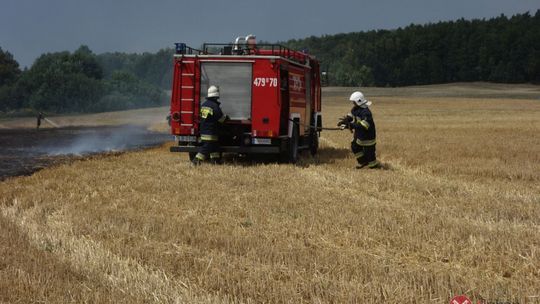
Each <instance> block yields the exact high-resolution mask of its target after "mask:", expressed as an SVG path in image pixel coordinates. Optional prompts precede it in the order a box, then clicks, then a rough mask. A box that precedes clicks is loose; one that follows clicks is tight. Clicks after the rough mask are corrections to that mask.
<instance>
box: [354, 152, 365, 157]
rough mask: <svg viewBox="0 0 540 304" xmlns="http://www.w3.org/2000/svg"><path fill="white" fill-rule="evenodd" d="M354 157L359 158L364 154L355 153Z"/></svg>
mask: <svg viewBox="0 0 540 304" xmlns="http://www.w3.org/2000/svg"><path fill="white" fill-rule="evenodd" d="M354 156H356V158H360V157H362V156H364V152H358V153H355V154H354Z"/></svg>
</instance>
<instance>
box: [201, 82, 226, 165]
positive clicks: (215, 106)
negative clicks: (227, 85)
mask: <svg viewBox="0 0 540 304" xmlns="http://www.w3.org/2000/svg"><path fill="white" fill-rule="evenodd" d="M218 99H219V87H217V86H210V87H209V88H208V94H207V98H206V100H205V101H204V102H203V103H202V104H201V112H200V132H201V141H202V144H201V146H200V147H199V151H198V153H197V154H196V155H195V158H194V159H193V164H194V165H198V164H200V163H201V162H203V161H206V160H208V159H209V160H210V161H212V163H221V152H219V143H218V139H219V138H218V131H219V128H220V126H221V125H222V124H223V123H224V122H225V120H227V119H228V116H227V115H224V114H223V112H222V111H221V108H220V106H219V105H220V102H219V101H218Z"/></svg>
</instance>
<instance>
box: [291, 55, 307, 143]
mask: <svg viewBox="0 0 540 304" xmlns="http://www.w3.org/2000/svg"><path fill="white" fill-rule="evenodd" d="M304 73H305V72H304V69H303V68H299V67H294V66H292V65H291V66H289V96H290V97H289V98H290V111H289V112H290V114H291V116H292V115H295V114H296V115H299V117H300V125H301V126H304V125H308V124H309V118H306V77H305V74H304ZM304 133H305V132H304V128H303V127H300V135H304Z"/></svg>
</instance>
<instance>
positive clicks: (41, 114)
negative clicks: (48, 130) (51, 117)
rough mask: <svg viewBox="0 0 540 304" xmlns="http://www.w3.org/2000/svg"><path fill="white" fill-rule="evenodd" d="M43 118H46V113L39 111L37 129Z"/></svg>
mask: <svg viewBox="0 0 540 304" xmlns="http://www.w3.org/2000/svg"><path fill="white" fill-rule="evenodd" d="M42 119H45V115H43V112H39V113H38V115H37V122H36V123H37V126H36V129H39V127H40V126H41V120H42Z"/></svg>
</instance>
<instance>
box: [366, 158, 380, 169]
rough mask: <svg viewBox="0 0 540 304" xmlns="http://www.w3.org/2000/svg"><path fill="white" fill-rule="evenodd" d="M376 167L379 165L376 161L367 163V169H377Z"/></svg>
mask: <svg viewBox="0 0 540 304" xmlns="http://www.w3.org/2000/svg"><path fill="white" fill-rule="evenodd" d="M378 165H379V161H378V160H374V161H372V162H369V163H368V167H370V168H373V167H377V166H378Z"/></svg>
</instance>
